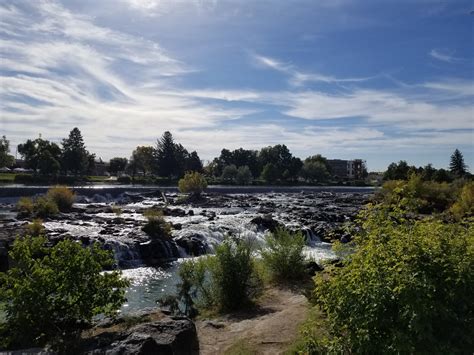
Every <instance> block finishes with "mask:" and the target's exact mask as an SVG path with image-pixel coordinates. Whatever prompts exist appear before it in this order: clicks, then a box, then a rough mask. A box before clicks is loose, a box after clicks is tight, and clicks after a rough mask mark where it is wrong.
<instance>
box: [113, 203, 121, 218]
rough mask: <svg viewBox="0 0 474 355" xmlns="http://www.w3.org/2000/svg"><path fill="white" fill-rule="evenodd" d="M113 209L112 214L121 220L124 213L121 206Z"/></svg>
mask: <svg viewBox="0 0 474 355" xmlns="http://www.w3.org/2000/svg"><path fill="white" fill-rule="evenodd" d="M111 208H112V213H115V215H116V216H117V217H119V218H120V216H121V215H122V213H123V211H122V209H121V208H120V206H112V207H111Z"/></svg>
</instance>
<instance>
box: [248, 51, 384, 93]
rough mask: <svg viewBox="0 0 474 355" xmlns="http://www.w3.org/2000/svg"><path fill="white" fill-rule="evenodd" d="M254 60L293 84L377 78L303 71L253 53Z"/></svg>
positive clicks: (358, 80)
mask: <svg viewBox="0 0 474 355" xmlns="http://www.w3.org/2000/svg"><path fill="white" fill-rule="evenodd" d="M252 60H253V61H254V62H255V63H256V64H257V65H259V66H262V67H266V68H270V69H273V70H276V71H279V72H281V73H284V74H286V75H288V76H289V79H288V82H289V83H290V84H291V85H293V86H296V87H298V86H302V85H304V84H305V83H308V82H323V83H328V84H338V83H348V82H362V81H367V80H370V79H373V78H375V77H376V76H372V77H365V78H337V77H334V76H330V75H324V74H319V73H311V72H303V71H300V70H298V69H297V68H296V67H295V66H293V65H291V64H286V63H284V62H281V61H279V60H277V59H275V58H271V57H267V56H263V55H259V54H252Z"/></svg>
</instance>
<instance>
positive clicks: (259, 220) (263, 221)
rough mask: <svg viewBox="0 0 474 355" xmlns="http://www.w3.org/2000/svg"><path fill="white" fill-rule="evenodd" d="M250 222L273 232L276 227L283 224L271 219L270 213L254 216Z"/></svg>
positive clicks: (281, 226) (280, 226)
mask: <svg viewBox="0 0 474 355" xmlns="http://www.w3.org/2000/svg"><path fill="white" fill-rule="evenodd" d="M250 222H251V223H253V224H256V225H257V226H258V227H259V228H262V229H268V230H270V232H274V231H275V230H277V228H283V227H284V225H283V224H281V223H280V222H278V221H276V220H275V219H273V217H272V215H270V214H266V215H264V216H258V217H255V218H253V219H252V220H251V221H250Z"/></svg>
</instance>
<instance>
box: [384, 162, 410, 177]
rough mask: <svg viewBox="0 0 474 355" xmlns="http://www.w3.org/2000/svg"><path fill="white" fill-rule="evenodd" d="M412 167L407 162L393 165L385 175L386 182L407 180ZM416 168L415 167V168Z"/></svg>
mask: <svg viewBox="0 0 474 355" xmlns="http://www.w3.org/2000/svg"><path fill="white" fill-rule="evenodd" d="M410 168H411V167H410V166H408V163H407V162H406V161H405V160H400V161H399V162H398V164H397V163H391V164H390V165H389V166H388V168H387V170H386V171H385V173H384V175H383V179H384V180H407V179H408V172H409V171H410ZM413 168H414V167H413Z"/></svg>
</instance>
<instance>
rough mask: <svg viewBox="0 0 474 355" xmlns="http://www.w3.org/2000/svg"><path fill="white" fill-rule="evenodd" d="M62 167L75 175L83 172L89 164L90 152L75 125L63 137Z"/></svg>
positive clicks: (87, 168)
mask: <svg viewBox="0 0 474 355" xmlns="http://www.w3.org/2000/svg"><path fill="white" fill-rule="evenodd" d="M62 145H63V154H62V167H63V169H64V171H66V172H71V173H73V174H75V175H82V174H85V173H86V172H87V171H88V170H89V166H90V160H89V159H90V158H89V157H90V156H91V155H90V154H89V152H88V151H87V150H86V147H85V145H84V139H83V138H82V134H81V131H80V130H79V128H77V127H75V128H73V129H72V131H71V132H70V133H69V137H68V138H66V139H63V142H62Z"/></svg>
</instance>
